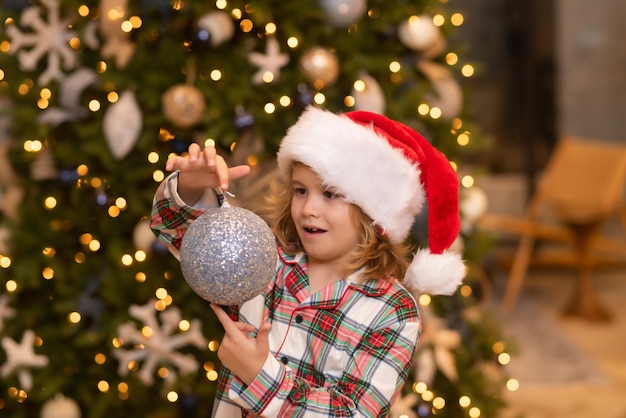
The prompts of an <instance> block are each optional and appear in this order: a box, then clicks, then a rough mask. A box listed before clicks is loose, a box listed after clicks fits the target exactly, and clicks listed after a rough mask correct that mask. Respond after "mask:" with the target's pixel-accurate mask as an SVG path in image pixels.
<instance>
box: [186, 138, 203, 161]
mask: <svg viewBox="0 0 626 418" xmlns="http://www.w3.org/2000/svg"><path fill="white" fill-rule="evenodd" d="M187 153H188V154H189V160H190V161H196V160H198V158H200V155H201V154H202V151H201V149H200V145H198V144H196V143H195V142H194V143H193V144H191V145H189V148H188V149H187Z"/></svg>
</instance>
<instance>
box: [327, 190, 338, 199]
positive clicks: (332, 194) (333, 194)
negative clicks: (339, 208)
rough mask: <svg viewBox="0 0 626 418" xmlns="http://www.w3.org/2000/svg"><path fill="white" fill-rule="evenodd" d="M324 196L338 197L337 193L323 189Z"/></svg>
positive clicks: (328, 197) (329, 197)
mask: <svg viewBox="0 0 626 418" xmlns="http://www.w3.org/2000/svg"><path fill="white" fill-rule="evenodd" d="M324 197H325V198H327V199H335V198H338V197H339V194H338V193H336V192H332V191H330V190H326V191H324Z"/></svg>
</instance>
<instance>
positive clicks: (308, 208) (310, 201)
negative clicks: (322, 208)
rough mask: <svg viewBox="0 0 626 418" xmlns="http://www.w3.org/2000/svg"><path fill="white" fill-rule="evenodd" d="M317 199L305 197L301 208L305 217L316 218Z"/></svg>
mask: <svg viewBox="0 0 626 418" xmlns="http://www.w3.org/2000/svg"><path fill="white" fill-rule="evenodd" d="M318 200H319V199H317V198H316V197H315V196H312V195H309V196H307V198H306V200H305V202H304V206H303V207H302V212H303V213H304V214H305V215H307V216H317V215H318V214H319V201H318Z"/></svg>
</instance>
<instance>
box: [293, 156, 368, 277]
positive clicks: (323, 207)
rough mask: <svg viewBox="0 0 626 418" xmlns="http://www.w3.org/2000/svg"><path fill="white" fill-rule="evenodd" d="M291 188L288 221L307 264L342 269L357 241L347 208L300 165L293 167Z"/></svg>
mask: <svg viewBox="0 0 626 418" xmlns="http://www.w3.org/2000/svg"><path fill="white" fill-rule="evenodd" d="M292 187H293V197H292V200H291V217H292V218H293V221H294V224H295V225H296V230H297V231H298V236H299V237H300V242H301V243H302V246H303V247H304V250H305V251H306V253H307V257H308V261H309V263H325V264H331V265H335V266H336V267H337V268H342V267H343V266H344V265H345V264H346V263H347V262H348V261H349V260H350V258H351V257H350V255H351V253H352V252H353V251H355V250H356V249H357V244H358V240H359V235H358V231H357V229H356V227H355V225H354V222H353V218H352V215H351V213H352V208H351V206H350V204H349V203H347V202H346V201H345V199H344V198H343V196H342V195H340V194H337V192H336V191H335V190H333V189H329V188H327V187H324V185H323V184H322V182H321V180H320V178H319V177H318V175H317V174H316V173H315V172H314V171H313V170H311V169H310V168H309V167H308V166H306V165H303V164H295V165H294V167H293V173H292Z"/></svg>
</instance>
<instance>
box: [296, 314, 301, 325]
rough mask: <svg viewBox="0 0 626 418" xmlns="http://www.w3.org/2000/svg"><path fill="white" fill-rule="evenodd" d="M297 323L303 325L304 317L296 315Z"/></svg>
mask: <svg viewBox="0 0 626 418" xmlns="http://www.w3.org/2000/svg"><path fill="white" fill-rule="evenodd" d="M296 322H297V323H298V324H300V323H302V315H296Z"/></svg>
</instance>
